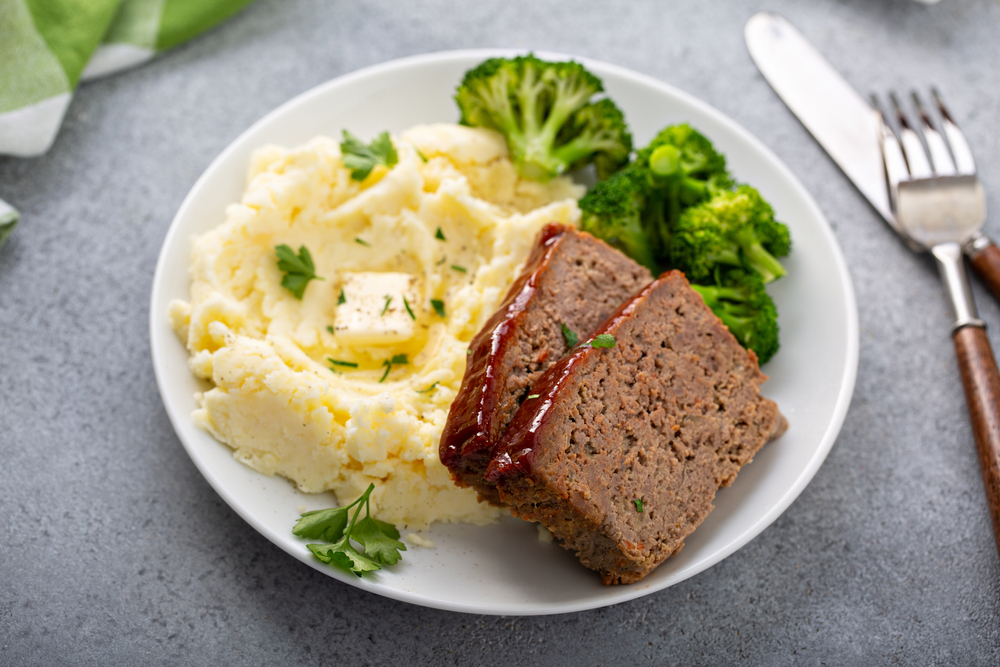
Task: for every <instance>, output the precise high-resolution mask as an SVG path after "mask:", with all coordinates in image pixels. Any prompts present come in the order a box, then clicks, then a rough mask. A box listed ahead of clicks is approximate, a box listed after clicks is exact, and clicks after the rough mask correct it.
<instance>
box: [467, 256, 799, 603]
mask: <svg viewBox="0 0 1000 667" xmlns="http://www.w3.org/2000/svg"><path fill="white" fill-rule="evenodd" d="M598 334H611V335H612V336H613V337H614V339H615V346H614V347H611V348H594V347H588V346H587V345H580V346H578V347H577V348H576V349H575V350H573V352H571V353H570V354H569V355H567V356H566V357H564V358H563V359H560V360H559V362H557V363H556V364H555V365H553V366H552V367H551V368H550V369H549V370H548V371H547V372H546V373H545V374H544V375H543V376H542V377H541V378H539V380H538V381H537V382H536V383H535V386H534V387H533V389H532V395H534V394H538V397H537V398H532V399H529V400H527V401H525V403H524V405H523V406H522V407H521V409H520V410H519V411H518V413H517V415H516V416H515V417H514V419H513V421H512V422H511V424H510V425H509V427H508V428H507V431H506V433H505V434H504V436H503V437H502V438H501V440H500V442H498V443H497V446H496V449H495V457H494V459H493V460H492V461H491V462H490V465H489V467H488V470H487V473H486V478H487V480H488V481H491V482H495V483H496V484H497V488H498V490H499V493H500V498H501V500H502V501H503V502H504V503H506V504H507V505H508V506H509V507H510V510H511V512H512V513H513V514H515V515H516V516H519V517H521V518H524V519H528V520H530V521H540V522H542V523H543V524H544V525H545V526H546V527H547V528H548V529H549V530H550V531H551V532H552V533H553V534H554V535H555V537H556V538H557V539H558V540H559V542H560V544H562V546H563V547H565V548H566V549H569V550H571V551H574V552H576V554H577V556H578V557H579V558H580V560H581V561H582V562H583V564H584V565H586V566H587V567H590V568H593V569H595V570H598V571H599V572H600V573H601V579H602V580H603V581H604V583H605V584H619V583H621V584H626V583H632V582H635V581H638V580H639V579H642V577H644V576H645V575H646V574H648V573H649V572H650V571H652V570H653V568H655V567H656V566H657V565H659V564H660V563H661V562H662V561H663V560H664V559H665V558H667V557H668V556H670V555H671V554H673V553H676V552H677V551H679V550H680V548H681V547H682V546H683V544H684V538H685V537H687V536H688V535H689V534H690V533H691V531H693V530H694V529H695V527H697V526H698V524H699V523H701V521H702V520H703V519H704V518H705V517H706V516H707V515H708V513H709V512H710V511H711V510H712V500H713V498H714V497H715V492H716V490H717V489H718V488H719V486H721V485H728V484H729V483H731V482H732V481H733V479H735V477H736V473H737V471H739V469H740V467H741V466H743V465H744V464H745V463H747V462H748V461H750V459H751V458H752V457H753V455H754V454H755V453H756V452H757V450H758V449H760V447H761V445H763V444H764V442H765V441H766V440H767V439H768V436H769V435H771V434H772V432H775V431H777V430H780V429H781V428H782V426H781V424H783V419H782V418H781V416H780V414H779V413H778V408H777V406H776V405H775V404H774V402H773V401H770V400H768V399H766V398H763V397H762V396H761V395H760V392H759V386H760V384H761V383H762V382H763V381H764V380H765V379H766V377H765V376H764V375H763V374H762V373H761V372H760V369H759V368H758V366H757V359H756V357H755V356H754V355H753V354H752V353H748V352H747V351H746V350H744V349H743V348H742V347H740V345H739V343H737V342H736V339H735V338H733V336H732V334H730V333H729V330H728V329H726V327H725V326H724V325H723V324H722V323H721V322H720V321H719V319H718V318H717V317H716V316H715V315H714V314H713V313H712V311H711V310H709V308H708V307H707V306H706V305H705V303H704V301H702V299H701V297H700V296H699V295H698V293H697V292H695V291H694V290H692V289H691V288H690V287H689V286H688V283H687V280H686V279H685V278H684V274H682V273H680V272H678V271H671V272H669V273H665V274H663V275H662V276H660V277H659V278H658V279H656V280H655V281H653V282H652V283H651V284H650V285H648V286H647V287H645V288H644V289H642V290H641V291H640V292H639V293H638V294H637V295H635V296H634V297H633V298H632V299H630V300H628V301H627V302H625V303H624V304H623V305H622V307H621V308H620V309H619V310H618V311H617V312H616V313H615V314H614V315H612V316H611V317H610V318H609V319H608V320H607V321H606V322H605V323H604V324H603V325H601V326H600V327H599V328H598V329H597V330H596V331H595V333H594V335H593V336H592V337H591V340H593V337H596V336H597V335H598ZM779 422H780V423H779Z"/></svg>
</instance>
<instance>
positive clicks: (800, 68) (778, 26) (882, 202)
mask: <svg viewBox="0 0 1000 667" xmlns="http://www.w3.org/2000/svg"><path fill="white" fill-rule="evenodd" d="M743 33H744V37H745V39H746V43H747V49H748V50H749V51H750V57H751V58H752V59H753V61H754V63H755V64H756V65H757V68H758V69H759V70H760V72H761V74H763V75H764V78H765V79H766V80H767V82H768V83H769V84H771V87H772V88H774V91H775V92H776V93H778V96H779V97H780V98H781V99H782V100H783V101H784V103H785V104H786V105H787V106H788V108H789V109H791V110H792V113H794V114H795V115H796V117H798V119H799V120H800V121H801V122H802V124H803V125H805V127H806V129H807V130H809V132H810V134H812V135H813V137H815V139H816V141H818V142H819V144H820V145H821V146H822V147H823V149H824V150H825V151H826V152H827V154H828V155H829V156H830V157H831V158H833V161H834V162H836V163H837V166H839V167H840V168H841V170H843V172H844V173H845V174H846V175H847V177H848V178H850V179H851V182H853V183H854V185H855V186H856V187H857V188H858V190H860V191H861V194H863V195H864V196H865V198H866V199H867V200H868V201H869V202H871V205H872V206H874V207H875V210H876V211H878V212H879V213H880V214H881V215H882V217H883V218H885V219H886V221H887V222H889V224H890V225H892V226H893V227H897V225H896V218H895V216H893V214H892V207H891V205H890V204H889V192H888V189H887V188H886V185H885V171H884V167H883V166H882V150H881V149H880V148H879V142H878V137H879V131H880V126H879V116H878V112H877V111H876V110H875V109H874V108H873V107H872V106H871V105H870V104H868V103H867V102H866V101H865V100H864V99H863V98H862V97H861V96H860V95H858V93H857V92H856V91H855V90H854V88H852V87H851V84H849V83H848V82H847V80H846V79H844V77H843V76H841V75H840V73H839V72H838V71H837V70H835V69H834V68H833V66H832V65H831V64H830V63H829V62H827V60H826V58H824V57H823V54H821V53H820V52H819V51H817V50H816V48H815V47H814V46H813V45H812V44H810V43H809V41H808V40H807V39H806V38H805V37H804V36H803V35H802V33H801V32H799V31H798V30H797V29H796V28H795V26H793V25H792V24H791V23H789V22H788V21H787V20H786V19H785V18H784V17H782V16H779V15H778V14H772V13H770V12H760V13H758V14H755V15H754V16H752V17H751V18H750V20H749V21H747V24H746V27H745V28H744V30H743Z"/></svg>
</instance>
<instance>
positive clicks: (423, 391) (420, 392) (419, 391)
mask: <svg viewBox="0 0 1000 667" xmlns="http://www.w3.org/2000/svg"><path fill="white" fill-rule="evenodd" d="M436 386H438V383H437V382H435V383H434V384H432V385H431V386H429V387H427V389H414V390H413V391H415V392H417V393H418V394H426V393H427V392H429V391H430V390H431V389H433V388H434V387H436Z"/></svg>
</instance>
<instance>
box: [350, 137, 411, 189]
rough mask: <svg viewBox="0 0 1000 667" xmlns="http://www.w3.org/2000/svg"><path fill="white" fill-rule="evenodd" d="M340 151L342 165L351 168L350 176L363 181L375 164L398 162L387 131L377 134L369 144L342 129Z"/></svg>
mask: <svg viewBox="0 0 1000 667" xmlns="http://www.w3.org/2000/svg"><path fill="white" fill-rule="evenodd" d="M340 153H341V155H342V156H343V160H344V166H345V167H347V168H348V169H350V170H351V178H353V179H354V180H356V181H363V180H365V179H366V178H368V174H370V173H372V169H374V168H375V165H379V164H384V165H385V166H386V167H390V168H391V167H392V166H393V165H395V164H396V163H397V162H399V156H398V155H396V148H395V147H394V146H393V145H392V139H390V138H389V133H388V132H383V133H382V134H380V135H378V136H377V137H375V138H374V139H372V142H371V143H370V144H365V142H363V141H361V139H359V138H358V137H356V136H354V135H353V134H351V133H350V132H348V131H347V130H344V140H343V141H342V142H340Z"/></svg>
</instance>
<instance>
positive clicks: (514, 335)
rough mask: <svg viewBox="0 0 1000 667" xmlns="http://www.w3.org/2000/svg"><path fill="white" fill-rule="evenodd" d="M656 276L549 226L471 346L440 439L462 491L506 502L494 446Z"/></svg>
mask: <svg viewBox="0 0 1000 667" xmlns="http://www.w3.org/2000/svg"><path fill="white" fill-rule="evenodd" d="M652 278H653V277H652V275H650V273H649V271H648V270H646V269H645V268H644V267H642V266H640V265H639V264H637V263H635V262H633V261H632V260H631V259H629V258H628V257H626V256H625V255H623V254H622V253H620V252H618V251H617V250H615V249H613V248H612V247H611V246H609V245H607V244H606V243H604V242H603V241H600V240H598V239H596V238H594V237H593V236H591V235H590V234H587V233H585V232H580V231H577V230H575V229H573V228H571V227H565V226H562V225H556V224H550V225H547V226H546V227H545V228H544V229H543V230H542V231H541V232H540V234H539V237H538V239H537V240H536V243H535V246H534V249H533V251H532V253H531V256H530V257H529V258H528V261H527V263H526V264H525V268H524V270H523V271H522V273H521V275H520V276H519V277H518V279H517V280H516V281H515V282H514V285H513V286H512V287H511V289H510V292H509V293H508V294H507V297H506V298H505V299H504V301H503V304H502V305H501V306H500V309H499V310H498V311H497V312H496V313H495V314H494V315H493V317H491V318H490V320H489V322H487V323H486V326H484V327H483V329H482V331H480V332H479V333H478V334H477V335H476V337H475V338H474V339H473V340H472V343H471V344H470V346H469V349H470V350H471V354H470V355H469V357H468V364H467V366H466V369H465V377H464V379H463V380H462V386H461V388H460V389H459V392H458V396H456V398H455V401H454V402H453V403H452V406H451V410H450V412H449V413H448V420H447V422H446V423H445V426H444V431H443V433H442V434H441V445H440V455H441V462H442V463H444V464H445V465H446V466H447V467H448V469H449V470H450V471H451V475H452V478H453V479H454V480H455V483H456V484H458V485H459V486H471V487H473V488H475V489H476V490H477V491H478V493H479V498H480V500H485V501H488V502H491V503H493V504H495V505H499V504H500V498H499V496H498V495H497V492H496V488H495V486H494V485H493V484H491V483H487V482H486V481H485V480H484V479H483V471H484V470H485V469H486V466H487V464H488V463H489V462H490V459H491V457H492V455H493V447H494V445H495V444H496V441H497V440H498V439H499V437H500V435H501V434H502V433H503V432H504V430H505V429H506V427H507V424H508V422H510V420H511V418H512V417H513V416H514V413H515V412H516V411H517V408H518V406H520V405H521V402H522V401H523V400H524V397H525V396H526V395H527V394H528V390H529V389H530V387H531V385H532V384H534V382H535V380H536V379H537V378H538V376H539V375H541V374H542V372H543V371H544V370H545V369H547V368H548V367H549V366H551V365H552V364H553V363H555V361H556V360H557V359H559V358H560V357H562V356H563V355H565V354H566V352H568V351H569V347H568V346H567V345H566V341H565V338H564V336H563V331H562V325H563V324H565V325H566V327H567V328H568V329H570V330H572V331H574V332H576V333H577V334H578V335H579V336H580V337H581V340H582V339H583V338H584V337H586V336H587V335H589V334H590V332H592V331H593V330H594V329H596V328H597V327H598V326H599V325H600V324H601V323H602V322H603V321H604V320H605V319H607V317H608V316H609V315H611V313H613V312H614V311H615V309H616V308H618V306H619V305H621V303H622V302H623V301H624V300H625V299H627V298H628V297H630V296H631V295H632V294H634V293H635V292H636V291H638V290H639V288H640V287H642V286H643V285H645V284H647V283H648V282H650V281H651V280H652Z"/></svg>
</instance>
